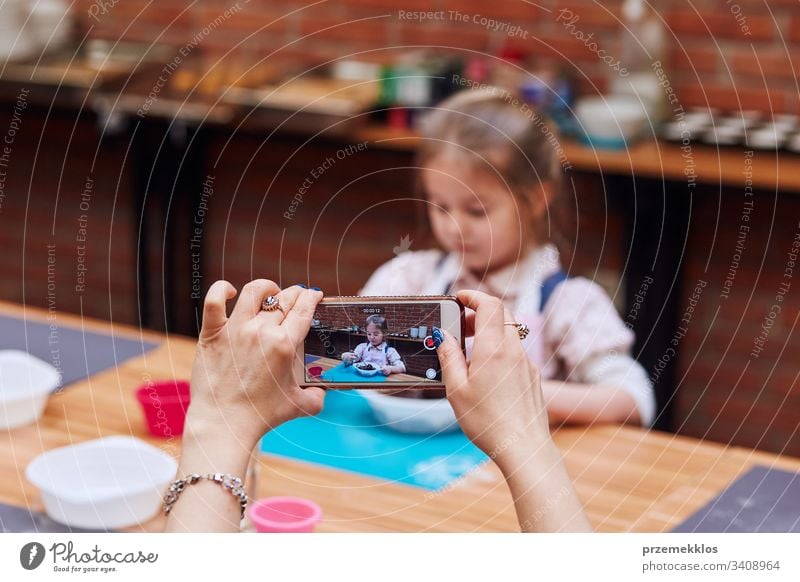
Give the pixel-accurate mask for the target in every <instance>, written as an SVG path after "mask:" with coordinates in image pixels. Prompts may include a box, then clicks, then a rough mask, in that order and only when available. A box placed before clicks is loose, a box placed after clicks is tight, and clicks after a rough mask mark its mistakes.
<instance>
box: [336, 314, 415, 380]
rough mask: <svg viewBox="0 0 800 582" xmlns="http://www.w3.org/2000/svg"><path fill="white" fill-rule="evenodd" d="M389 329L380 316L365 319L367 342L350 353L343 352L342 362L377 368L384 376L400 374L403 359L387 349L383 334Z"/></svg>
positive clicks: (384, 319) (403, 366) (404, 368)
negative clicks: (369, 365)
mask: <svg viewBox="0 0 800 582" xmlns="http://www.w3.org/2000/svg"><path fill="white" fill-rule="evenodd" d="M388 329H389V325H388V324H387V323H386V318H385V317H381V316H380V315H370V316H369V317H367V324H366V331H367V341H366V342H364V343H360V344H358V345H357V346H356V347H355V349H354V350H353V351H352V352H344V353H343V354H342V361H344V363H345V364H347V365H350V364H355V363H356V362H363V363H366V364H372V365H373V366H375V367H376V368H378V369H379V370H380V371H381V373H382V374H383V375H384V376H389V375H390V374H402V373H403V372H405V371H406V366H405V364H404V363H403V359H402V358H401V357H400V354H399V353H398V352H397V350H396V349H394V348H392V347H389V345H388V344H387V343H386V341H385V340H384V337H383V336H384V334H385V333H386V331H387V330H388Z"/></svg>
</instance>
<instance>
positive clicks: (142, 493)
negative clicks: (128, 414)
mask: <svg viewBox="0 0 800 582" xmlns="http://www.w3.org/2000/svg"><path fill="white" fill-rule="evenodd" d="M177 468H178V464H177V463H176V462H175V459H173V458H172V457H171V456H170V455H168V454H167V453H165V452H163V451H162V450H160V449H157V448H156V447H154V446H152V445H149V444H147V443H146V442H144V441H141V440H139V439H137V438H134V437H128V436H111V437H105V438H101V439H95V440H90V441H85V442H82V443H79V444H77V445H69V446H66V447H61V448H58V449H53V450H50V451H46V452H44V453H42V454H41V455H39V456H38V457H36V458H35V459H34V460H33V461H31V463H30V464H29V465H28V467H27V469H26V470H25V475H26V476H27V478H28V481H30V482H31V483H33V484H34V485H35V486H36V487H38V488H39V490H40V491H41V493H42V500H43V501H44V507H45V511H46V512H47V515H49V516H50V517H51V518H52V519H54V520H55V521H57V522H59V523H63V524H65V525H69V526H74V527H80V528H86V529H115V528H122V527H129V526H133V525H137V524H140V523H143V522H146V521H148V520H149V519H151V518H153V517H154V516H155V515H156V514H157V513H158V512H159V510H160V508H161V499H162V496H163V495H164V493H165V491H166V487H167V485H168V484H169V482H170V481H172V480H173V479H174V478H175V471H176V470H177Z"/></svg>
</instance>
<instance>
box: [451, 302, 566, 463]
mask: <svg viewBox="0 0 800 582" xmlns="http://www.w3.org/2000/svg"><path fill="white" fill-rule="evenodd" d="M458 298H459V300H461V302H462V303H464V305H465V306H466V307H469V308H470V309H474V310H475V316H474V327H475V332H474V335H475V343H474V344H473V349H472V361H471V362H469V363H467V361H466V359H465V357H464V354H463V352H462V351H461V347H460V346H459V345H458V342H457V341H456V340H455V338H454V337H453V336H452V335H450V334H447V335H446V337H445V341H444V343H443V344H442V345H441V346H440V347H439V349H438V354H439V360H440V362H441V366H442V376H443V378H444V383H445V386H446V388H447V398H448V400H449V401H450V404H451V405H452V406H453V410H455V413H456V418H457V419H458V423H459V425H460V426H461V429H462V430H463V431H464V433H465V434H466V435H467V436H468V437H469V438H470V440H472V442H474V443H475V444H476V445H477V446H478V447H480V448H481V449H482V450H483V451H484V452H485V453H486V454H487V455H489V456H490V457H491V458H493V459H495V460H496V461H498V464H501V461H502V460H503V459H504V458H505V456H508V455H505V454H504V453H505V452H506V451H507V450H509V449H512V448H514V447H511V445H512V444H513V443H515V442H517V441H525V442H527V443H534V444H537V443H538V444H545V443H548V442H549V441H550V429H549V424H548V422H547V411H546V408H545V404H544V398H543V397H542V390H541V383H540V379H539V370H538V369H537V368H536V366H534V365H533V364H532V363H531V362H530V361H529V360H528V358H527V356H526V354H525V351H524V350H523V348H522V342H521V341H520V339H519V335H518V333H517V329H516V328H515V327H514V326H510V325H504V322H505V321H510V320H511V315H510V314H508V313H507V312H506V311H505V310H504V308H503V304H502V302H501V301H500V300H499V299H497V298H495V297H492V296H490V295H487V294H486V293H482V292H480V291H461V292H459V293H458ZM501 468H502V466H501Z"/></svg>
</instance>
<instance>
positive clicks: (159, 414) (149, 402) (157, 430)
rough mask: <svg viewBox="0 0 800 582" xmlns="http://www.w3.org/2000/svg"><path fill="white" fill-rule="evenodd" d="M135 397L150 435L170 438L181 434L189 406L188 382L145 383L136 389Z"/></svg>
mask: <svg viewBox="0 0 800 582" xmlns="http://www.w3.org/2000/svg"><path fill="white" fill-rule="evenodd" d="M136 398H137V399H138V400H139V404H141V405H142V409H143V410H144V417H145V420H146V421H147V430H148V431H149V432H150V434H151V435H153V436H156V437H161V438H170V437H173V436H175V437H179V436H181V434H183V422H184V421H185V420H186V409H187V408H189V382H186V381H185V380H164V381H162V382H153V383H151V384H145V385H143V386H141V387H140V388H139V389H138V390H136Z"/></svg>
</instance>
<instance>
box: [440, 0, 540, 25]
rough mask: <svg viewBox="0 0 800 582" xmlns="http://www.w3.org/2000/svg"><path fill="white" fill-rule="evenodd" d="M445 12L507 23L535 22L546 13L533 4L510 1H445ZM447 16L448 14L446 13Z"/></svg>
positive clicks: (515, 0)
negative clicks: (477, 16) (450, 11)
mask: <svg viewBox="0 0 800 582" xmlns="http://www.w3.org/2000/svg"><path fill="white" fill-rule="evenodd" d="M443 8H444V10H445V11H447V10H454V11H458V12H460V13H462V14H470V15H480V16H481V17H486V18H493V19H497V20H507V21H533V20H534V19H536V18H539V17H542V16H543V15H544V14H545V13H544V12H543V11H542V10H541V9H540V8H538V7H537V6H535V5H533V4H529V3H527V2H521V1H519V0H510V1H506V2H484V1H483V0H444V6H443ZM445 14H447V12H445Z"/></svg>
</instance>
